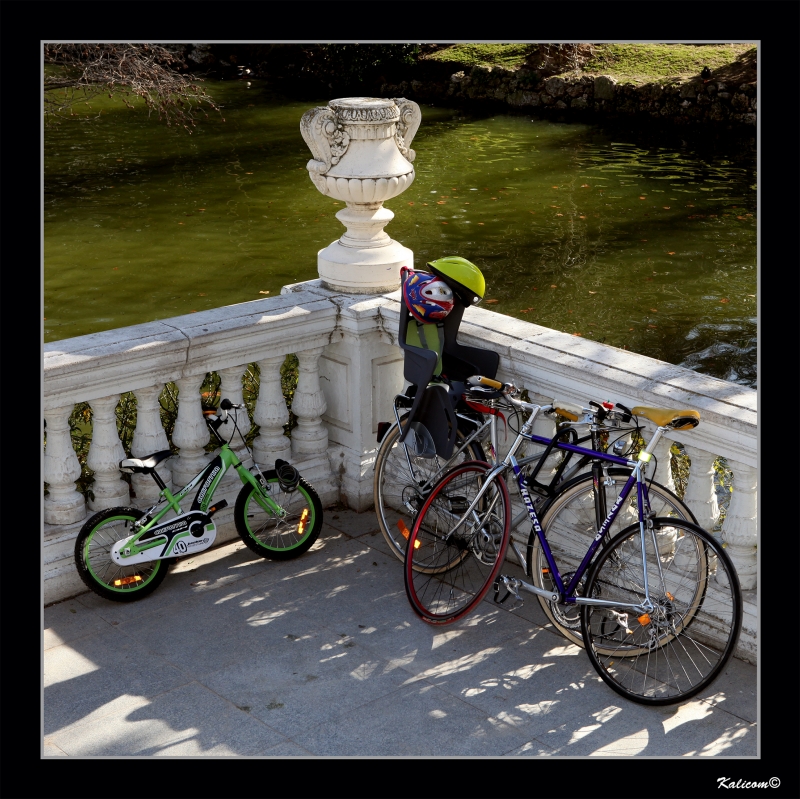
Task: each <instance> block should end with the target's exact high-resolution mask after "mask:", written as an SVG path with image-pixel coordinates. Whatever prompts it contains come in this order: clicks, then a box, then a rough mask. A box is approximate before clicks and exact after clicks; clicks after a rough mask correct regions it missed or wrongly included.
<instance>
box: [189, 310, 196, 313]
mask: <svg viewBox="0 0 800 799" xmlns="http://www.w3.org/2000/svg"><path fill="white" fill-rule="evenodd" d="M189 313H197V311H195V310H194V309H192V310H191V311H189Z"/></svg>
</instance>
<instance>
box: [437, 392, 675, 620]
mask: <svg viewBox="0 0 800 799" xmlns="http://www.w3.org/2000/svg"><path fill="white" fill-rule="evenodd" d="M529 407H531V406H529ZM540 409H541V407H540V406H532V413H531V416H530V417H529V419H528V420H527V421H526V422H525V424H524V425H523V427H522V429H521V430H520V432H519V433H518V434H517V438H516V440H515V441H514V443H513V444H512V446H511V449H510V450H509V452H508V454H507V455H506V457H505V458H504V459H503V460H502V461H501V462H500V463H498V464H496V465H495V466H493V467H491V468H490V470H489V472H488V473H487V475H486V480H485V482H484V484H483V486H481V488H480V489H479V490H478V493H477V494H476V496H475V498H474V499H473V500H472V502H471V503H470V506H469V507H468V508H467V511H466V513H464V515H463V516H462V517H461V518H460V519H459V521H458V522H457V523H456V525H455V526H454V527H453V528H452V529H451V530H450V532H449V533H448V534H447V538H449V537H450V536H452V535H453V534H454V533H455V532H456V530H458V529H459V528H460V527H461V526H462V525H463V524H464V523H465V521H466V520H467V518H468V517H470V515H471V514H473V512H474V510H475V508H476V507H477V505H478V503H479V502H480V500H481V499H482V497H483V496H484V495H485V494H486V492H487V491H488V490H489V487H490V486H491V485H492V483H493V482H494V481H495V480H496V479H498V478H500V479H502V476H503V473H504V472H506V471H507V470H508V469H509V467H510V468H511V469H512V470H513V471H514V475H515V477H516V481H517V486H518V488H519V492H520V495H521V496H522V500H523V502H524V503H525V507H526V509H527V511H528V516H529V518H530V521H531V524H532V525H533V529H534V530H535V531H536V535H537V537H538V539H539V542H540V544H541V546H542V550H543V552H544V555H545V559H546V560H547V564H548V568H549V569H550V572H551V575H552V577H553V579H554V581H555V584H556V588H557V592H552V591H547V590H546V589H542V588H537V587H536V586H535V585H531V584H530V583H527V582H525V581H524V580H520V579H519V578H516V577H514V578H511V577H508V576H506V575H501V576H500V577H498V581H502V582H503V583H504V584H505V587H506V588H507V590H509V592H512V593H513V594H514V596H515V597H516V599H518V600H520V599H521V598H520V597H519V594H518V589H519V588H522V589H524V590H525V591H528V592H530V593H532V594H537V595H539V596H543V597H546V598H547V599H548V600H550V601H551V602H560V603H564V604H570V605H571V604H578V605H600V606H604V605H608V602H607V600H603V599H592V598H589V597H580V596H573V593H574V591H575V589H576V588H577V586H578V585H579V584H580V581H581V579H582V578H583V575H584V574H585V573H586V570H587V569H588V567H589V564H590V563H591V561H592V558H593V557H594V554H595V552H596V551H597V548H598V547H599V546H600V544H601V542H602V540H603V538H604V537H605V535H606V534H607V532H608V530H609V529H610V527H611V525H612V524H613V522H614V519H616V517H617V514H618V512H619V509H620V507H621V506H622V504H623V503H624V502H625V500H626V499H627V498H628V496H629V495H630V492H631V490H632V489H633V485H634V483H635V484H636V490H637V499H638V515H639V529H640V533H641V536H642V566H643V572H644V590H645V597H646V599H645V602H644V603H642V604H631V603H622V602H614V607H615V608H625V609H629V610H631V611H634V612H637V613H647V612H649V611H651V610H652V609H653V605H652V603H651V602H650V599H649V589H648V584H647V567H646V562H645V535H646V530H647V524H646V520H647V518H648V516H649V515H650V503H649V498H648V494H647V485H646V483H645V481H644V474H643V466H644V464H645V463H646V462H647V461H649V459H650V455H649V452H648V447H652V446H654V445H655V443H656V442H657V441H658V439H659V438H660V437H661V434H662V433H663V430H664V429H665V428H658V430H657V431H656V434H655V435H654V436H653V438H652V439H651V441H650V444H649V445H648V447H645V449H644V450H643V451H642V453H641V454H640V456H639V460H637V461H630V460H627V459H625V458H620V457H617V456H616V455H609V454H608V453H604V452H598V451H596V450H592V449H587V448H585V447H579V446H577V445H574V444H567V443H565V442H559V441H556V442H555V443H554V446H555V448H557V449H560V450H565V451H567V452H572V453H575V454H578V455H582V456H586V457H589V458H591V459H593V460H596V461H604V462H607V463H613V464H617V465H619V466H625V467H627V468H630V469H632V472H631V475H630V477H629V478H628V480H627V481H626V483H625V485H624V486H623V488H622V491H621V492H620V494H619V496H618V498H617V500H616V501H615V502H614V504H613V505H612V507H611V510H610V511H609V512H608V515H607V516H606V517H605V519H604V520H603V522H602V524H601V525H600V526H599V529H598V530H597V532H596V534H595V536H594V537H593V539H592V542H591V543H590V545H589V548H588V549H587V551H586V554H585V556H584V558H583V560H582V561H581V563H580V565H579V566H578V569H577V570H576V571H575V573H574V575H573V576H572V579H571V580H570V582H569V585H567V586H565V585H564V582H563V579H562V577H561V573H560V572H559V571H558V566H557V564H556V562H555V559H554V558H553V554H552V552H551V551H550V547H549V545H548V543H547V538H546V537H545V535H544V531H543V530H542V526H541V524H540V522H539V517H538V515H537V513H536V508H535V507H534V504H533V501H532V499H531V496H530V492H529V491H528V487H527V485H526V482H525V476H524V474H523V472H522V469H521V468H520V463H519V462H517V460H516V458H515V457H514V453H515V452H516V451H517V449H519V446H520V444H521V443H522V442H523V441H525V440H529V441H533V442H536V443H540V444H549V443H551V440H550V439H547V438H543V437H542V436H536V435H532V434H531V433H530V429H531V427H532V425H533V420H534V418H535V417H536V415H537V413H538V412H539V410H540ZM496 501H497V497H495V499H494V500H493V503H494V502H496ZM491 507H492V506H490V507H489V508H488V509H487V512H490V511H491ZM511 547H512V549H513V551H514V553H515V555H516V556H517V559H518V560H519V563H520V565H521V566H522V568H523V569H525V566H526V564H525V559H524V558H523V556H522V553H521V552H520V551H519V549H518V548H517V546H516V544H515V542H514V541H513V539H512V540H511Z"/></svg>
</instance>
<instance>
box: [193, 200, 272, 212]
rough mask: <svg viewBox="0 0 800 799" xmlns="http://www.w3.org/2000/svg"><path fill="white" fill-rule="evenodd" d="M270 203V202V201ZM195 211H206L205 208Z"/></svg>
mask: <svg viewBox="0 0 800 799" xmlns="http://www.w3.org/2000/svg"><path fill="white" fill-rule="evenodd" d="M270 202H271V201H270ZM197 210H198V211H205V210H206V209H205V208H198V209H197Z"/></svg>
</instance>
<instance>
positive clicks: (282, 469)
mask: <svg viewBox="0 0 800 799" xmlns="http://www.w3.org/2000/svg"><path fill="white" fill-rule="evenodd" d="M275 474H276V475H277V477H278V482H279V483H280V484H281V488H282V489H283V490H284V491H294V490H295V488H297V486H298V484H299V483H300V472H298V471H297V469H295V468H294V466H292V464H291V463H287V462H286V461H282V460H281V459H280V458H278V459H277V460H276V461H275Z"/></svg>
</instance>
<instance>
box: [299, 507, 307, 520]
mask: <svg viewBox="0 0 800 799" xmlns="http://www.w3.org/2000/svg"><path fill="white" fill-rule="evenodd" d="M307 518H308V508H303V512H302V513H301V514H300V521H301V522H304V521H305V520H306V519H307Z"/></svg>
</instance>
